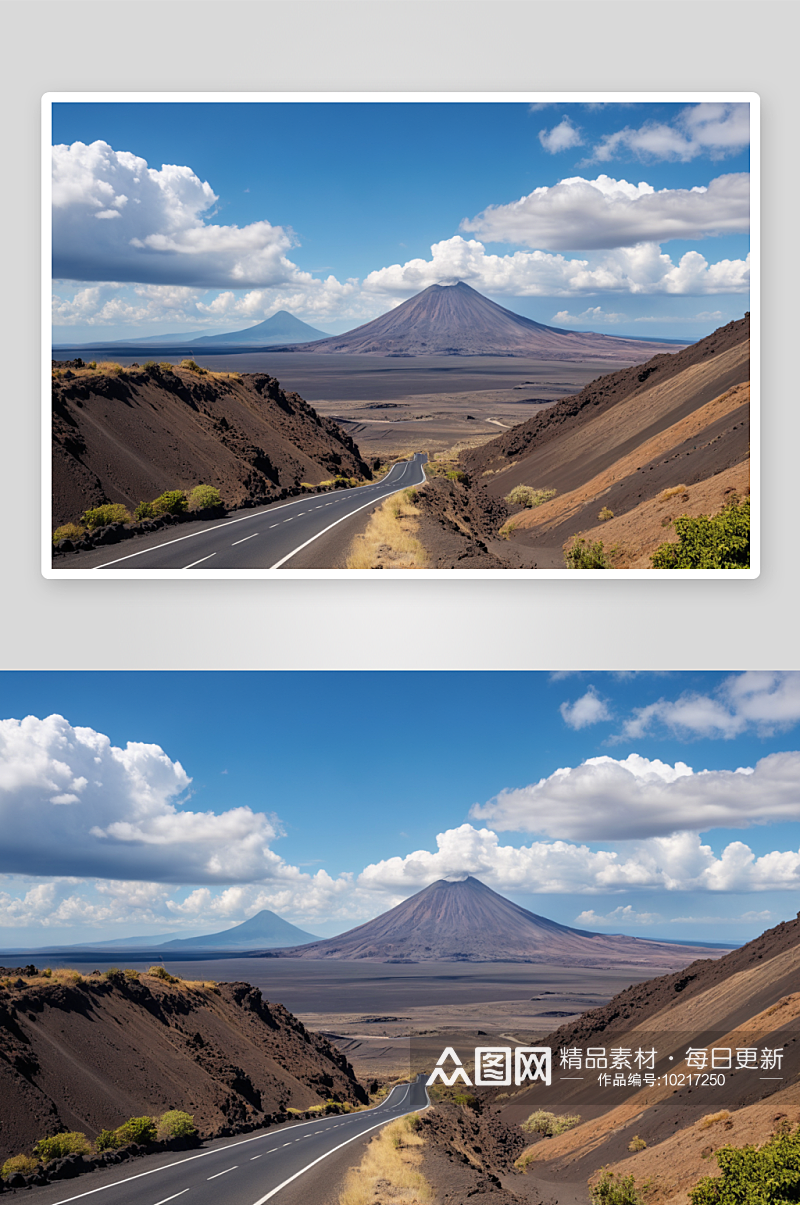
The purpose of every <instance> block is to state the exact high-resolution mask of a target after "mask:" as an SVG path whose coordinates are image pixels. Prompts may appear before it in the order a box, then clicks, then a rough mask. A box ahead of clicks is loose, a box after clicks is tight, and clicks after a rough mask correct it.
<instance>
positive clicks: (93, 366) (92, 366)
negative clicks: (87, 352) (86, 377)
mask: <svg viewBox="0 0 800 1205" xmlns="http://www.w3.org/2000/svg"><path fill="white" fill-rule="evenodd" d="M89 368H97V360H90V361H89Z"/></svg>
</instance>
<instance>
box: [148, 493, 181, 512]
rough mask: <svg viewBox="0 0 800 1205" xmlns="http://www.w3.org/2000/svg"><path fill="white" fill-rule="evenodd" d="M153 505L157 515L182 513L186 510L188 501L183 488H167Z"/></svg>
mask: <svg viewBox="0 0 800 1205" xmlns="http://www.w3.org/2000/svg"><path fill="white" fill-rule="evenodd" d="M151 505H152V507H153V511H154V512H155V514H157V515H164V514H169V515H180V514H182V513H183V512H184V511H185V510H186V508H187V506H188V503H187V501H186V494H185V493H184V492H183V490H165V491H164V493H163V494H159V496H158V497H157V498H156V499H155V501H154V502H153V503H152V504H151Z"/></svg>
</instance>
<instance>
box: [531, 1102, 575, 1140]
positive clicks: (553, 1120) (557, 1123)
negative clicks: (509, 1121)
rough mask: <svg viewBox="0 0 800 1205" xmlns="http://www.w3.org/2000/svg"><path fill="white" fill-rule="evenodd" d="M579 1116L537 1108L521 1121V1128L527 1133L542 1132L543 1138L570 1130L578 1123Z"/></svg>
mask: <svg viewBox="0 0 800 1205" xmlns="http://www.w3.org/2000/svg"><path fill="white" fill-rule="evenodd" d="M580 1120H581V1119H580V1117H579V1116H578V1115H577V1114H570V1113H561V1114H559V1115H557V1114H555V1113H548V1112H547V1110H546V1109H537V1110H536V1112H535V1113H531V1115H530V1117H529V1118H528V1120H527V1121H523V1123H522V1129H523V1130H527V1131H528V1133H529V1134H542V1135H544V1137H545V1138H553V1137H555V1135H556V1134H563V1133H564V1131H565V1130H571V1129H572V1127H573V1126H576V1125H578V1124H579V1123H580Z"/></svg>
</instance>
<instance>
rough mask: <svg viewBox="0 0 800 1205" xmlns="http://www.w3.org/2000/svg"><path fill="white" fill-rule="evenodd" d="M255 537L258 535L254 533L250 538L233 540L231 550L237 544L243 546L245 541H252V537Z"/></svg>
mask: <svg viewBox="0 0 800 1205" xmlns="http://www.w3.org/2000/svg"><path fill="white" fill-rule="evenodd" d="M275 526H276V527H277V523H276V524H275ZM257 535H258V532H257V531H254V532H253V535H252V536H245V537H244V539H241V540H234V541H233V543H232V544H231V548H235V547H236V545H237V544H244V542H245V540H252V539H253V536H257Z"/></svg>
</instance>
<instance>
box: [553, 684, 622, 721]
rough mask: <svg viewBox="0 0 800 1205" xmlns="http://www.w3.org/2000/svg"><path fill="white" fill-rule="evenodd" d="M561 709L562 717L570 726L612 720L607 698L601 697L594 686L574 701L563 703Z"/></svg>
mask: <svg viewBox="0 0 800 1205" xmlns="http://www.w3.org/2000/svg"><path fill="white" fill-rule="evenodd" d="M559 711H560V712H561V718H562V720H563V721H564V723H565V724H567V725H568V726H569V727H570V728H574V729H576V731H577V730H578V729H580V728H588V727H589V725H590V724H599V723H600V722H601V720H610V719H611V712H610V711H609V710H608V704H607V703H606V701H605V699H601V698H600V695H599V694H598V693H597V691H596V690H595V688H594V687H593V686H590V687H589V689H588V690H587V691H586V694H585V695H581V697H580V698H579V699H576V700H575V702H574V703H562V704H561V706H560V708H559Z"/></svg>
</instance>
